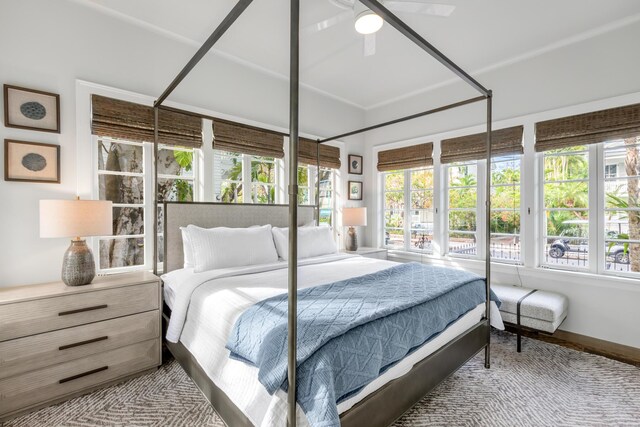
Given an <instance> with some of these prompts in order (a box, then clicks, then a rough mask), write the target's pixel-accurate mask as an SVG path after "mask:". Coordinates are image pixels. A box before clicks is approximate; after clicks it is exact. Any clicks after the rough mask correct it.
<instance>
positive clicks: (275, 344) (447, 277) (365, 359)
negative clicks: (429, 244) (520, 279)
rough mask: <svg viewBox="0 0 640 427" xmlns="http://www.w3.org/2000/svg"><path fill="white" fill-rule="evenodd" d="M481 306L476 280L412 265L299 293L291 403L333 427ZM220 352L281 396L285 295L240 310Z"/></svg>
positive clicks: (481, 295)
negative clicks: (341, 409) (380, 381)
mask: <svg viewBox="0 0 640 427" xmlns="http://www.w3.org/2000/svg"><path fill="white" fill-rule="evenodd" d="M492 299H495V297H494V296H493V295H492ZM484 301H485V286H484V279H482V278H481V277H479V276H477V275H475V274H473V273H469V272H466V271H464V270H456V269H452V268H445V267H437V266H430V265H423V264H418V263H409V264H401V265H398V266H394V267H391V268H388V269H385V270H382V271H379V272H376V273H372V274H367V275H365V276H360V277H354V278H351V279H347V280H343V281H340V282H335V283H332V284H328V285H323V286H317V287H313V288H307V289H303V290H301V291H299V292H298V343H297V344H298V353H297V366H298V369H297V383H298V389H297V396H296V397H297V400H298V404H299V405H300V407H301V408H302V409H303V410H304V412H305V414H306V416H307V419H308V420H309V423H310V424H311V425H312V426H314V427H320V426H336V427H337V426H339V425H340V420H339V416H338V410H337V403H339V402H340V401H342V400H344V399H346V398H348V397H349V396H351V395H353V394H355V393H357V392H358V391H359V390H360V389H362V387H364V386H366V385H367V384H368V383H370V382H371V381H372V380H374V379H375V378H377V377H378V376H379V375H380V374H381V373H382V372H384V371H385V370H386V369H388V368H389V367H391V366H392V365H394V364H395V363H396V362H398V361H399V360H401V359H403V358H404V357H405V356H406V355H407V354H409V353H411V352H412V351H413V350H415V349H416V348H417V347H419V346H421V345H422V344H424V343H425V342H427V341H429V340H430V339H431V338H433V337H434V336H435V335H437V334H439V333H440V332H442V331H443V330H444V329H445V328H446V327H447V326H448V325H449V324H450V323H452V322H454V321H455V320H457V319H458V318H459V317H460V316H462V315H464V314H465V313H467V312H468V311H469V310H471V309H473V308H474V307H476V306H477V305H478V304H480V303H482V302H484ZM227 348H228V349H229V350H230V351H231V357H234V358H238V359H241V360H244V361H245V362H247V363H250V364H253V365H255V366H257V367H258V369H259V380H260V382H261V383H262V384H263V385H264V386H265V388H266V389H267V391H268V392H269V393H271V394H273V393H275V392H276V391H277V390H278V389H279V388H282V389H284V390H286V389H287V295H286V294H283V295H279V296H276V297H273V298H269V299H266V300H264V301H261V302H259V303H257V304H255V305H254V306H252V307H250V308H249V309H248V310H246V311H245V312H244V313H243V314H242V315H241V316H240V318H239V319H238V321H237V322H236V324H235V325H234V328H233V331H232V333H231V335H230V337H229V341H228V342H227Z"/></svg>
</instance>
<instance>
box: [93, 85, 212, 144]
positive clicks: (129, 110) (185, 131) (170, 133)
mask: <svg viewBox="0 0 640 427" xmlns="http://www.w3.org/2000/svg"><path fill="white" fill-rule="evenodd" d="M91 112H92V118H91V133H93V134H94V135H98V136H103V137H111V138H120V139H125V140H128V141H137V142H154V137H153V133H154V114H153V108H152V107H149V106H147V105H141V104H136V103H133V102H128V101H121V100H119V99H113V98H107V97H106V96H100V95H91ZM158 141H159V142H160V143H161V144H166V145H178V146H181V147H192V148H200V147H201V146H202V119H201V118H199V117H196V116H192V115H189V114H182V113H179V112H175V111H167V110H162V109H160V110H159V112H158Z"/></svg>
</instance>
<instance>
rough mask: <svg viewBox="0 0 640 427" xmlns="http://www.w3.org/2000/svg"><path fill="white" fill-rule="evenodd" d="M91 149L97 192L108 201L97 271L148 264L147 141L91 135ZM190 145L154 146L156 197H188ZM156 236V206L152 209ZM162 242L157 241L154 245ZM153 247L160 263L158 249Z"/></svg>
mask: <svg viewBox="0 0 640 427" xmlns="http://www.w3.org/2000/svg"><path fill="white" fill-rule="evenodd" d="M94 142H95V147H96V149H97V171H96V173H97V180H96V182H97V195H98V198H99V199H100V200H110V201H112V202H113V236H109V237H103V238H100V239H98V243H97V244H98V248H97V252H98V261H99V262H98V269H99V270H101V271H109V270H121V269H124V270H127V269H135V268H150V267H151V264H152V259H153V257H152V256H151V253H152V248H153V244H152V243H153V222H152V221H153V218H154V210H155V209H154V206H153V203H154V202H153V198H154V187H153V174H151V173H150V171H151V170H152V169H151V165H152V161H153V145H152V144H150V143H139V142H131V141H125V140H119V139H112V138H105V137H94ZM193 155H194V150H193V149H188V148H178V147H169V146H160V147H159V150H158V159H159V161H158V163H157V164H158V196H159V200H160V201H161V202H162V201H164V200H168V201H193V199H194V193H193V188H194V181H195V177H196V174H195V170H194V166H195V163H194V161H193ZM157 221H158V230H159V235H158V238H159V241H160V243H161V242H162V229H163V224H162V211H161V207H159V209H158V217H157ZM160 247H162V246H160ZM160 252H161V251H159V256H160V259H159V261H160V262H162V258H161V257H162V254H161V253H160Z"/></svg>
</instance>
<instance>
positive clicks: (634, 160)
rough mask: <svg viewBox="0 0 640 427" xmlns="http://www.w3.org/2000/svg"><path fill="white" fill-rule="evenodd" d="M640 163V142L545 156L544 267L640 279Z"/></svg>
mask: <svg viewBox="0 0 640 427" xmlns="http://www.w3.org/2000/svg"><path fill="white" fill-rule="evenodd" d="M639 157H640V139H639V138H628V139H625V140H612V141H608V142H604V143H600V144H597V145H591V146H586V145H583V146H574V147H569V148H564V149H560V150H553V151H547V152H545V153H544V154H543V156H542V167H543V176H544V188H543V206H544V210H543V221H544V223H543V230H544V231H545V234H544V238H545V240H544V242H545V245H544V247H543V248H542V250H543V254H542V262H541V264H542V265H543V266H545V267H549V268H567V269H571V270H585V271H589V272H592V273H611V274H622V275H636V274H638V273H640V202H639V200H640V162H639V160H638V159H639ZM592 193H594V194H593V195H592ZM596 200H597V203H595V201H596ZM590 202H591V203H590ZM590 230H591V231H593V230H596V231H597V233H596V234H595V235H590V233H589V231H590Z"/></svg>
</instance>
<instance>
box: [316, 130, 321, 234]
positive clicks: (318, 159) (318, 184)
mask: <svg viewBox="0 0 640 427" xmlns="http://www.w3.org/2000/svg"><path fill="white" fill-rule="evenodd" d="M315 199H316V225H320V140H319V139H318V140H317V141H316V197H315Z"/></svg>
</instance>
